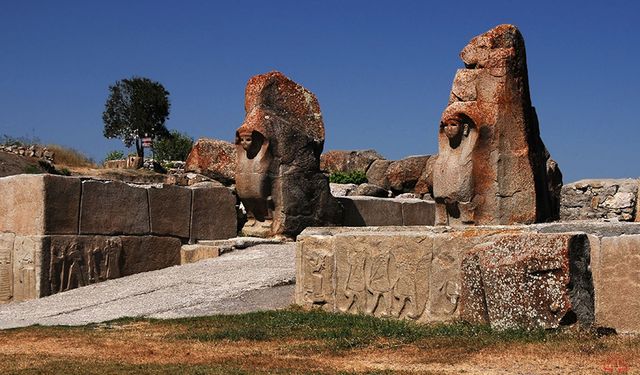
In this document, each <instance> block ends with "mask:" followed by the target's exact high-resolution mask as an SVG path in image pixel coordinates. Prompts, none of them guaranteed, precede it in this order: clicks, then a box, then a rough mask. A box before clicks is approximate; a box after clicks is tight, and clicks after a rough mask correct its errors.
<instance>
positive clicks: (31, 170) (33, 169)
mask: <svg viewBox="0 0 640 375" xmlns="http://www.w3.org/2000/svg"><path fill="white" fill-rule="evenodd" d="M24 173H26V174H38V173H43V171H42V169H40V168H38V166H37V165H35V164H29V165H27V166H26V167H24Z"/></svg>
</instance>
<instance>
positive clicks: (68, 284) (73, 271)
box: [62, 242, 87, 291]
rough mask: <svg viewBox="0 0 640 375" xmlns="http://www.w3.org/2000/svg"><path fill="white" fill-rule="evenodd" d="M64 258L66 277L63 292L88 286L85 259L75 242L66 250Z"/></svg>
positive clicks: (63, 280) (64, 277)
mask: <svg viewBox="0 0 640 375" xmlns="http://www.w3.org/2000/svg"><path fill="white" fill-rule="evenodd" d="M66 250H67V252H66V254H65V256H64V270H65V272H64V276H63V279H62V282H63V283H62V291H66V290H69V289H74V288H78V287H81V286H85V285H87V280H86V279H85V272H84V259H83V256H82V252H81V250H80V249H78V244H77V243H75V242H73V243H71V245H69V247H67V248H66Z"/></svg>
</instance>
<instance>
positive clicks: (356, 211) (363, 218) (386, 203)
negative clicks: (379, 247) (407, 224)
mask: <svg viewBox="0 0 640 375" xmlns="http://www.w3.org/2000/svg"><path fill="white" fill-rule="evenodd" d="M337 199H338V201H339V202H340V203H341V204H342V206H343V208H344V221H343V225H344V226H350V227H358V226H389V225H402V223H403V221H402V204H401V203H400V202H399V201H395V200H392V199H385V198H374V197H338V198H337Z"/></svg>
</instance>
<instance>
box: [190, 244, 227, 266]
mask: <svg viewBox="0 0 640 375" xmlns="http://www.w3.org/2000/svg"><path fill="white" fill-rule="evenodd" d="M218 255H220V248H219V247H218V246H211V245H202V244H195V245H182V247H181V248H180V264H189V263H195V262H199V261H201V260H205V259H210V258H215V257H217V256H218Z"/></svg>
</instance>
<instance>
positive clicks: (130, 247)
mask: <svg viewBox="0 0 640 375" xmlns="http://www.w3.org/2000/svg"><path fill="white" fill-rule="evenodd" d="M121 241H122V260H121V262H122V263H121V268H120V274H121V276H128V275H133V274H136V273H140V272H147V271H154V270H159V269H161V268H166V267H171V266H177V265H179V264H180V247H181V246H182V244H181V242H180V240H179V239H177V238H171V237H156V236H135V237H134V236H124V237H121Z"/></svg>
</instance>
